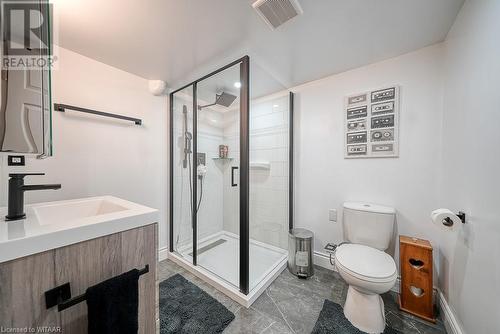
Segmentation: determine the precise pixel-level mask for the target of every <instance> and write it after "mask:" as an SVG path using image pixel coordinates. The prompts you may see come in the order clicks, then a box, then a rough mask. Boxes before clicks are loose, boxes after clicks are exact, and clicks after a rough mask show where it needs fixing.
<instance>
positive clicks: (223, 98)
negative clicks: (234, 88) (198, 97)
mask: <svg viewBox="0 0 500 334" xmlns="http://www.w3.org/2000/svg"><path fill="white" fill-rule="evenodd" d="M236 98H237V96H236V95H233V94H229V93H227V92H222V93H220V94H215V102H214V103H211V104H207V105H204V106H198V110H201V109H203V108H206V107H211V106H214V105H219V106H223V107H226V108H227V107H229V106H230V105H231V104H233V102H234V100H236Z"/></svg>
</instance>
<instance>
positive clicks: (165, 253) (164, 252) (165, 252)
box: [158, 247, 168, 261]
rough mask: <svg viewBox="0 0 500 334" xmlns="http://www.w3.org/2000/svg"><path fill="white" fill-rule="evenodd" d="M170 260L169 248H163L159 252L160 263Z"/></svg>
mask: <svg viewBox="0 0 500 334" xmlns="http://www.w3.org/2000/svg"><path fill="white" fill-rule="evenodd" d="M167 258H168V247H163V248H160V249H159V250H158V261H163V260H166V259H167Z"/></svg>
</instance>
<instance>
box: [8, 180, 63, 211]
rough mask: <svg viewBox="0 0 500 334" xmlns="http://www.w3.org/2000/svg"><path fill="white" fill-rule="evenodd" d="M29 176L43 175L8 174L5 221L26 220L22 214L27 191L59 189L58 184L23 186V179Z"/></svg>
mask: <svg viewBox="0 0 500 334" xmlns="http://www.w3.org/2000/svg"><path fill="white" fill-rule="evenodd" d="M29 175H45V173H23V174H9V177H10V179H9V211H8V214H7V216H5V219H6V220H19V219H24V218H26V214H25V213H24V192H25V191H29V190H46V189H54V190H55V189H61V185H60V184H33V185H25V184H24V177H25V176H29Z"/></svg>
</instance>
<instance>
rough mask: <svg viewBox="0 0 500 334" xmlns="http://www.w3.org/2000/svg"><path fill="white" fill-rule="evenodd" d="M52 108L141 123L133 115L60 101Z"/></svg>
mask: <svg viewBox="0 0 500 334" xmlns="http://www.w3.org/2000/svg"><path fill="white" fill-rule="evenodd" d="M54 109H55V110H57V111H60V112H65V111H66V109H71V110H75V111H79V112H83V113H87V114H93V115H99V116H104V117H111V118H118V119H123V120H125V121H131V122H134V123H135V124H136V125H141V124H142V120H141V119H138V118H133V117H128V116H122V115H117V114H111V113H107V112H103V111H97V110H91V109H85V108H81V107H75V106H70V105H67V104H61V103H54Z"/></svg>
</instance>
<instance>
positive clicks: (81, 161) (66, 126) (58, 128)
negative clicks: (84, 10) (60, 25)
mask: <svg viewBox="0 0 500 334" xmlns="http://www.w3.org/2000/svg"><path fill="white" fill-rule="evenodd" d="M58 62H59V64H58V66H59V67H58V69H55V70H54V71H53V72H52V102H56V103H66V104H71V105H76V106H81V107H86V108H90V109H97V110H102V111H106V112H111V113H117V114H123V115H128V116H133V117H138V118H141V119H142V120H143V125H142V126H136V125H134V124H133V123H129V122H123V121H118V120H112V119H107V118H102V117H97V116H89V115H83V114H81V113H77V112H73V111H69V110H68V111H67V112H66V113H60V112H55V111H54V112H53V139H54V154H55V156H54V157H51V158H48V159H45V160H34V159H28V160H27V166H26V167H25V168H22V167H17V168H10V167H7V166H6V165H7V164H6V160H7V159H6V158H5V157H2V161H1V180H0V206H5V205H7V179H8V177H7V175H8V173H9V172H13V171H18V172H21V171H23V172H24V171H28V172H44V173H46V176H43V177H42V176H33V177H27V178H26V183H32V184H38V183H61V184H62V189H61V190H57V191H52V190H49V191H32V192H27V193H26V195H25V198H26V202H27V203H33V202H42V201H54V200H63V199H72V198H80V197H89V196H98V195H114V196H117V197H121V198H124V199H127V200H130V201H134V202H137V203H141V204H144V205H147V206H150V207H153V208H157V209H160V210H161V219H160V227H159V228H160V233H159V242H160V247H163V246H165V245H166V241H167V230H166V225H165V221H166V220H165V208H166V202H165V196H164V193H165V189H164V188H163V184H164V180H163V177H164V170H165V155H164V154H163V153H164V151H165V148H164V145H165V137H164V121H165V115H166V98H165V97H155V96H153V95H151V94H150V93H149V91H148V81H147V80H146V79H143V78H140V77H137V76H135V75H132V74H129V73H126V72H124V71H121V70H118V69H116V68H113V67H110V66H108V65H105V64H102V63H99V62H97V61H95V60H92V59H89V58H86V57H84V56H81V55H79V54H76V53H74V52H71V51H68V50H65V49H62V48H61V49H60V54H59V60H58Z"/></svg>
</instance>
